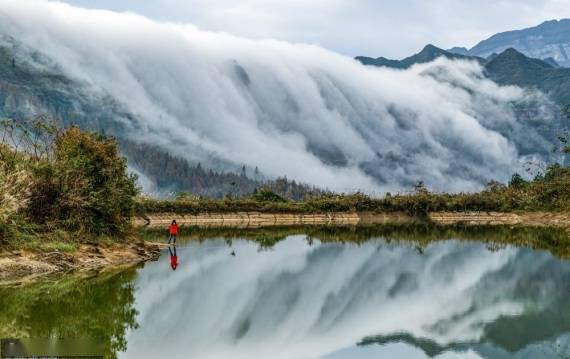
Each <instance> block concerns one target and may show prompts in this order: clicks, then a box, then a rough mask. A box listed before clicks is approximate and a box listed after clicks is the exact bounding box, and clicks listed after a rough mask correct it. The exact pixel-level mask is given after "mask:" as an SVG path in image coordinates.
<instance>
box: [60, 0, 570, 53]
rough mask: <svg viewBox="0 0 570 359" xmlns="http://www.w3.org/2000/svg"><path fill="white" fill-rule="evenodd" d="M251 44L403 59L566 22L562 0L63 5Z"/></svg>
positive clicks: (205, 0)
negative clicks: (269, 42)
mask: <svg viewBox="0 0 570 359" xmlns="http://www.w3.org/2000/svg"><path fill="white" fill-rule="evenodd" d="M65 2H67V3H70V4H73V5H78V6H82V7H89V8H100V9H110V10H116V11H129V12H135V13H138V14H142V15H145V16H147V17H150V18H152V19H155V20H159V21H169V22H178V23H192V24H194V25H196V26H198V27H199V28H200V29H202V30H210V31H220V32H228V33H231V34H233V35H238V36H243V37H248V38H253V39H266V38H271V39H279V40H285V41H289V42H301V43H310V44H317V45H320V46H322V47H324V48H327V49H329V50H332V51H336V52H339V53H342V54H345V55H349V56H358V55H364V56H373V57H377V56H386V57H392V58H403V57H406V56H409V55H411V54H413V53H415V52H418V51H419V50H420V49H421V48H422V47H423V46H424V45H426V44H428V43H432V44H434V45H436V46H440V47H443V48H449V47H453V46H466V47H472V46H474V45H475V44H476V43H477V42H479V41H481V40H483V39H485V38H487V37H489V36H491V35H493V34H495V33H497V32H502V31H508V30H514V29H520V28H525V27H529V26H535V25H538V24H540V23H541V22H543V21H545V20H551V19H560V18H570V0H429V1H428V0H399V1H393V0H214V1H213V0H144V1H141V0H65Z"/></svg>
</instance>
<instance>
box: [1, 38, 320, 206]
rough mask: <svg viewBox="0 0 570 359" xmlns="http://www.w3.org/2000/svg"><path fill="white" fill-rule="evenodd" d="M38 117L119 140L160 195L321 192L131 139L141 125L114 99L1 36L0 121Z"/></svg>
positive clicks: (296, 195)
mask: <svg viewBox="0 0 570 359" xmlns="http://www.w3.org/2000/svg"><path fill="white" fill-rule="evenodd" d="M40 115H41V116H45V117H48V118H53V119H57V120H58V121H60V122H61V124H62V125H63V126H66V127H67V126H72V125H77V126H79V127H81V128H83V129H85V130H90V131H97V132H100V133H105V134H107V135H111V136H114V137H116V138H117V140H118V142H119V146H120V149H121V152H122V154H123V155H124V156H125V157H127V159H128V163H129V166H130V168H131V169H132V170H134V171H135V172H137V173H138V174H139V175H140V176H141V178H142V179H143V181H142V182H149V183H148V186H147V188H146V190H151V191H153V192H154V194H157V195H168V194H170V193H173V192H181V191H184V192H190V193H192V194H194V195H201V196H207V197H214V198H221V197H224V196H226V195H228V194H231V195H238V196H243V195H248V194H251V193H252V192H253V191H254V190H255V189H256V188H260V187H267V188H270V189H271V190H273V191H275V192H276V193H279V194H280V195H282V196H284V197H287V198H292V199H297V200H299V199H303V198H304V197H305V196H308V195H312V194H319V193H322V191H320V190H319V189H317V188H314V187H311V186H308V185H305V184H302V183H297V182H295V181H289V180H287V179H286V178H278V179H276V180H268V179H266V178H264V176H263V175H261V174H260V173H259V171H258V170H255V171H254V169H250V173H249V174H248V173H247V170H246V169H245V168H244V169H242V170H241V171H239V168H236V169H235V172H232V171H214V170H212V169H203V168H202V166H201V164H200V163H198V164H191V163H189V162H188V161H186V160H184V159H181V158H178V157H176V156H172V155H170V154H169V153H167V152H166V151H164V150H162V149H160V148H158V147H156V146H150V145H148V144H143V143H141V142H138V141H136V139H133V138H131V137H130V136H129V133H131V132H133V131H134V130H135V129H136V128H137V127H138V126H139V125H138V122H137V117H136V116H135V115H133V114H132V113H130V112H129V111H127V110H126V109H125V108H123V107H122V106H121V105H120V104H119V103H118V102H116V101H115V100H114V99H113V98H112V97H111V96H109V95H108V94H105V93H96V92H94V90H93V89H92V88H91V87H89V85H88V84H86V83H82V82H80V81H76V80H72V79H70V78H69V77H68V76H66V75H65V74H63V72H62V71H61V70H60V69H59V68H58V66H57V65H55V64H53V63H51V61H50V59H49V58H47V57H45V56H43V55H41V54H40V53H37V52H33V51H29V50H28V49H26V48H24V47H22V45H21V44H20V43H19V42H17V41H16V40H14V39H13V38H10V37H6V36H3V37H0V119H2V118H10V119H14V120H17V121H25V120H29V119H32V118H34V117H36V116H40ZM145 184H146V183H145Z"/></svg>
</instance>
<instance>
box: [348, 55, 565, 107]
mask: <svg viewBox="0 0 570 359" xmlns="http://www.w3.org/2000/svg"><path fill="white" fill-rule="evenodd" d="M455 49H457V48H455ZM452 50H453V49H452ZM455 51H458V50H455ZM440 56H444V57H447V58H449V59H459V60H471V61H477V62H479V63H480V64H482V65H483V66H484V67H485V70H486V73H487V75H488V77H489V78H491V79H492V80H493V81H495V82H496V83H498V84H500V85H516V86H520V87H524V88H532V89H537V90H540V91H542V92H543V93H544V94H546V95H548V96H549V97H550V98H551V99H552V100H553V101H554V102H556V103H558V104H559V105H561V106H566V105H570V69H568V68H563V67H560V66H558V63H557V62H556V61H554V59H552V58H547V59H545V60H539V59H534V58H529V57H527V56H525V55H524V54H522V53H521V52H519V51H517V50H515V49H513V48H508V49H506V50H505V51H503V52H501V53H500V54H497V53H494V52H493V53H492V54H491V55H489V57H488V58H487V60H484V59H482V58H480V57H476V56H465V55H460V54H457V53H452V52H449V51H446V50H443V49H440V48H437V47H435V46H433V45H427V46H426V47H424V49H423V50H422V51H421V52H419V53H418V54H415V55H412V56H410V57H407V58H405V59H403V60H401V61H398V60H388V59H386V58H384V57H379V58H377V59H373V58H370V57H364V56H359V57H356V60H358V61H360V62H361V63H362V64H364V65H371V66H383V67H390V68H397V69H405V68H409V67H410V66H412V65H415V64H420V63H425V62H429V61H433V60H435V59H436V58H438V57H440Z"/></svg>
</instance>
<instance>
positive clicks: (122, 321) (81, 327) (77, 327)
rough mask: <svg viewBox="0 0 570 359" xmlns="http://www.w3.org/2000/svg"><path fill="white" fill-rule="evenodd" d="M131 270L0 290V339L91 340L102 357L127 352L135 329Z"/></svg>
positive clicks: (134, 274)
mask: <svg viewBox="0 0 570 359" xmlns="http://www.w3.org/2000/svg"><path fill="white" fill-rule="evenodd" d="M135 276H136V271H135V269H134V268H133V269H130V270H126V271H123V272H121V273H106V274H103V275H99V276H98V277H96V278H91V279H85V278H79V277H75V276H68V277H66V278H63V279H60V280H58V281H55V282H46V283H38V284H33V285H28V286H25V287H22V288H0V337H1V338H44V339H45V338H60V339H65V338H95V339H100V340H102V341H103V343H104V346H105V353H106V355H105V358H114V357H116V353H117V352H118V351H124V350H126V348H127V341H126V338H125V334H126V330H127V329H136V328H137V326H138V325H137V322H136V315H137V312H136V310H135V309H134V307H133V303H134V278H135Z"/></svg>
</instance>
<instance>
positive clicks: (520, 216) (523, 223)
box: [0, 212, 570, 286]
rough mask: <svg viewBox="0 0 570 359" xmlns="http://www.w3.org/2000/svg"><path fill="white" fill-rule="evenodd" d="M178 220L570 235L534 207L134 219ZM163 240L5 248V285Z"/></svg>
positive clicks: (110, 259) (146, 252)
mask: <svg viewBox="0 0 570 359" xmlns="http://www.w3.org/2000/svg"><path fill="white" fill-rule="evenodd" d="M172 219H176V220H177V222H178V223H179V224H180V225H182V226H193V227H197V228H204V229H216V228H219V229H238V230H239V229H256V228H259V229H261V228H275V229H276V228H277V227H293V228H302V227H307V226H308V227H312V226H314V227H315V228H318V227H319V226H324V227H327V226H330V227H334V226H338V227H352V226H354V227H357V226H361V227H366V226H371V227H373V226H383V225H384V226H401V227H403V228H406V227H413V226H417V225H421V226H422V227H424V226H423V225H435V226H437V227H439V228H447V227H449V228H453V227H454V226H465V227H476V226H484V227H485V226H488V227H493V226H498V227H500V226H507V227H510V228H517V227H519V228H525V227H529V228H530V227H543V228H558V229H562V230H563V231H564V230H565V231H566V233H568V238H569V240H570V213H564V212H562V213H555V212H531V213H501V212H434V213H430V214H428V215H427V216H425V217H419V216H411V215H408V214H405V213H402V212H398V213H374V212H331V213H313V214H294V213H262V212H228V213H203V214H198V215H190V214H186V215H182V214H176V213H160V214H152V215H150V216H146V218H142V217H137V218H135V219H134V220H133V224H134V226H135V227H138V228H139V229H144V228H147V229H151V230H153V229H164V228H166V227H167V226H168V224H170V221H171V220H172ZM164 246H166V244H164V243H158V242H152V241H145V240H140V241H137V242H129V243H122V244H121V243H118V244H81V245H79V247H78V249H77V250H75V251H72V252H64V251H51V252H41V251H38V252H36V251H30V250H5V251H2V250H0V286H5V285H22V284H25V283H29V282H34V281H36V280H41V279H45V278H48V277H50V276H52V275H58V274H63V275H65V274H70V273H74V274H82V273H93V272H94V273H99V272H105V271H110V270H113V269H117V268H121V267H131V266H134V265H137V264H139V263H142V262H146V261H153V260H157V259H158V257H159V256H160V249H161V248H162V247H164Z"/></svg>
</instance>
